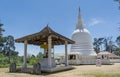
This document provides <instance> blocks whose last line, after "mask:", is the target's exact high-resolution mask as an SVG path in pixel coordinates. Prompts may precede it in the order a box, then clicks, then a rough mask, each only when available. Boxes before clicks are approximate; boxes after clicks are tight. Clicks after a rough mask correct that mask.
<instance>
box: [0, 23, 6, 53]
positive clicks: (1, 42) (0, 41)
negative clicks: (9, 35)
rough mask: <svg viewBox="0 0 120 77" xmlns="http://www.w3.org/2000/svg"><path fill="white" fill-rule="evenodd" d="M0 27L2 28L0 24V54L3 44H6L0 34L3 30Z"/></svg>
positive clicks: (4, 38)
mask: <svg viewBox="0 0 120 77" xmlns="http://www.w3.org/2000/svg"><path fill="white" fill-rule="evenodd" d="M2 27H3V24H2V23H0V52H2V49H3V47H4V43H5V42H6V37H3V34H2V32H4V31H5V30H4V29H3V28H2Z"/></svg>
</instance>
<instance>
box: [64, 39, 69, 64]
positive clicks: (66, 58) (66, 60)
mask: <svg viewBox="0 0 120 77" xmlns="http://www.w3.org/2000/svg"><path fill="white" fill-rule="evenodd" d="M67 44H68V42H67V41H65V65H66V66H68V65H69V64H68V53H67Z"/></svg>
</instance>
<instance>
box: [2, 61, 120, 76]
mask: <svg viewBox="0 0 120 77" xmlns="http://www.w3.org/2000/svg"><path fill="white" fill-rule="evenodd" d="M73 67H75V69H72V70H68V71H63V72H57V73H51V74H42V75H32V74H26V73H8V68H0V77H87V76H86V75H85V74H92V73H99V74H120V63H115V64H113V65H102V66H101V67H96V65H79V66H73Z"/></svg>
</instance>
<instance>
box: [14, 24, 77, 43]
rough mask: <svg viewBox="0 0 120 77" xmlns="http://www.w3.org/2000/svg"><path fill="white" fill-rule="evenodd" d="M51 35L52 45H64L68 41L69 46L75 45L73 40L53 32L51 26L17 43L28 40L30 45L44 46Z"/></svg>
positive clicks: (17, 40) (20, 39) (18, 40)
mask: <svg viewBox="0 0 120 77" xmlns="http://www.w3.org/2000/svg"><path fill="white" fill-rule="evenodd" d="M50 35H51V37H52V45H63V44H65V41H67V42H68V44H73V43H75V42H74V41H73V40H71V39H69V38H67V37H65V36H63V35H61V34H59V33H57V32H55V31H53V30H52V29H51V28H50V27H49V26H46V27H45V28H44V29H42V30H41V31H40V32H37V33H34V34H31V35H27V36H24V37H21V38H18V39H16V40H15V42H18V43H24V41H25V40H27V42H28V44H33V45H42V44H44V42H46V43H47V40H48V36H50Z"/></svg>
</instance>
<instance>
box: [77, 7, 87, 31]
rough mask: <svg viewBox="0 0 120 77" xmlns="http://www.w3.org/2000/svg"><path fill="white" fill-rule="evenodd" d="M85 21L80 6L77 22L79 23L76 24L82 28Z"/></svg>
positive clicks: (78, 27)
mask: <svg viewBox="0 0 120 77" xmlns="http://www.w3.org/2000/svg"><path fill="white" fill-rule="evenodd" d="M84 27H85V26H84V23H83V20H82V17H81V13H80V7H79V9H78V22H77V25H76V29H80V28H84Z"/></svg>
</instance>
